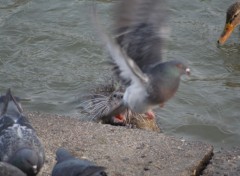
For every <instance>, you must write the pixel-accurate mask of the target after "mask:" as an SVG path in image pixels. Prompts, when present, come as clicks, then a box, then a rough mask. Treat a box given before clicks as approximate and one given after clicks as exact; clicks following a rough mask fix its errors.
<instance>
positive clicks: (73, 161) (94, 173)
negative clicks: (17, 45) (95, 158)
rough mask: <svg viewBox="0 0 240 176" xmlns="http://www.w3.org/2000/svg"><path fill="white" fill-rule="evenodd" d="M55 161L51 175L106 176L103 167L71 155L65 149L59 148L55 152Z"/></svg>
mask: <svg viewBox="0 0 240 176" xmlns="http://www.w3.org/2000/svg"><path fill="white" fill-rule="evenodd" d="M56 156H57V157H56V160H57V163H56V165H55V166H54V168H53V171H52V176H107V174H106V172H104V170H105V168H104V167H101V166H96V165H94V164H93V163H92V162H90V161H88V160H82V159H78V158H75V157H73V156H72V155H71V154H70V153H69V152H68V151H67V150H65V149H63V148H59V149H58V150H57V152H56Z"/></svg>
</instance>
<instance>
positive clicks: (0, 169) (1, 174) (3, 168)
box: [0, 162, 26, 176]
mask: <svg viewBox="0 0 240 176" xmlns="http://www.w3.org/2000/svg"><path fill="white" fill-rule="evenodd" d="M0 176H26V174H24V173H23V172H22V171H21V170H20V169H18V168H17V167H15V166H13V165H11V164H9V163H5V162H0Z"/></svg>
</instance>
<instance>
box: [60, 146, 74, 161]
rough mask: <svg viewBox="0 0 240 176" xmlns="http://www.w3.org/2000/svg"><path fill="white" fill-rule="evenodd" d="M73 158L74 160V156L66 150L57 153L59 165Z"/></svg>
mask: <svg viewBox="0 0 240 176" xmlns="http://www.w3.org/2000/svg"><path fill="white" fill-rule="evenodd" d="M71 158H73V156H72V155H71V154H70V153H69V152H68V151H67V150H66V149H64V148H59V149H58V150H57V152H56V160H57V163H61V162H63V161H66V160H68V159H71Z"/></svg>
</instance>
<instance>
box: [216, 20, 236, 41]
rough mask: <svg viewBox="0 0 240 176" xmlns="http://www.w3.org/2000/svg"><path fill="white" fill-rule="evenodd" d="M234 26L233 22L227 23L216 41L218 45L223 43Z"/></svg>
mask: <svg viewBox="0 0 240 176" xmlns="http://www.w3.org/2000/svg"><path fill="white" fill-rule="evenodd" d="M234 28H235V26H234V25H233V24H230V23H227V24H226V25H225V27H224V31H223V33H222V35H221V36H220V38H219V39H218V43H219V44H220V45H223V44H224V43H225V42H226V40H227V39H228V38H229V36H230V35H231V33H232V31H233V29H234Z"/></svg>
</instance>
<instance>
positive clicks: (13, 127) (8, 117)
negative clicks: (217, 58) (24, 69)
mask: <svg viewBox="0 0 240 176" xmlns="http://www.w3.org/2000/svg"><path fill="white" fill-rule="evenodd" d="M0 107H1V108H2V110H1V116H0V161H2V162H7V163H10V164H12V165H14V166H16V167H17V168H19V169H20V170H22V171H23V172H24V173H25V174H26V175H27V176H35V175H37V173H38V172H39V171H40V169H41V168H42V166H43V164H44V160H45V152H44V148H43V146H42V144H41V142H40V140H39V138H38V137H37V135H36V132H35V130H34V129H33V127H32V126H31V124H30V122H29V121H28V119H27V118H26V117H25V116H24V115H23V114H22V108H21V104H20V102H19V101H18V98H16V97H13V96H12V94H11V91H10V89H9V90H8V91H7V93H6V95H4V96H1V97H0Z"/></svg>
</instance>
